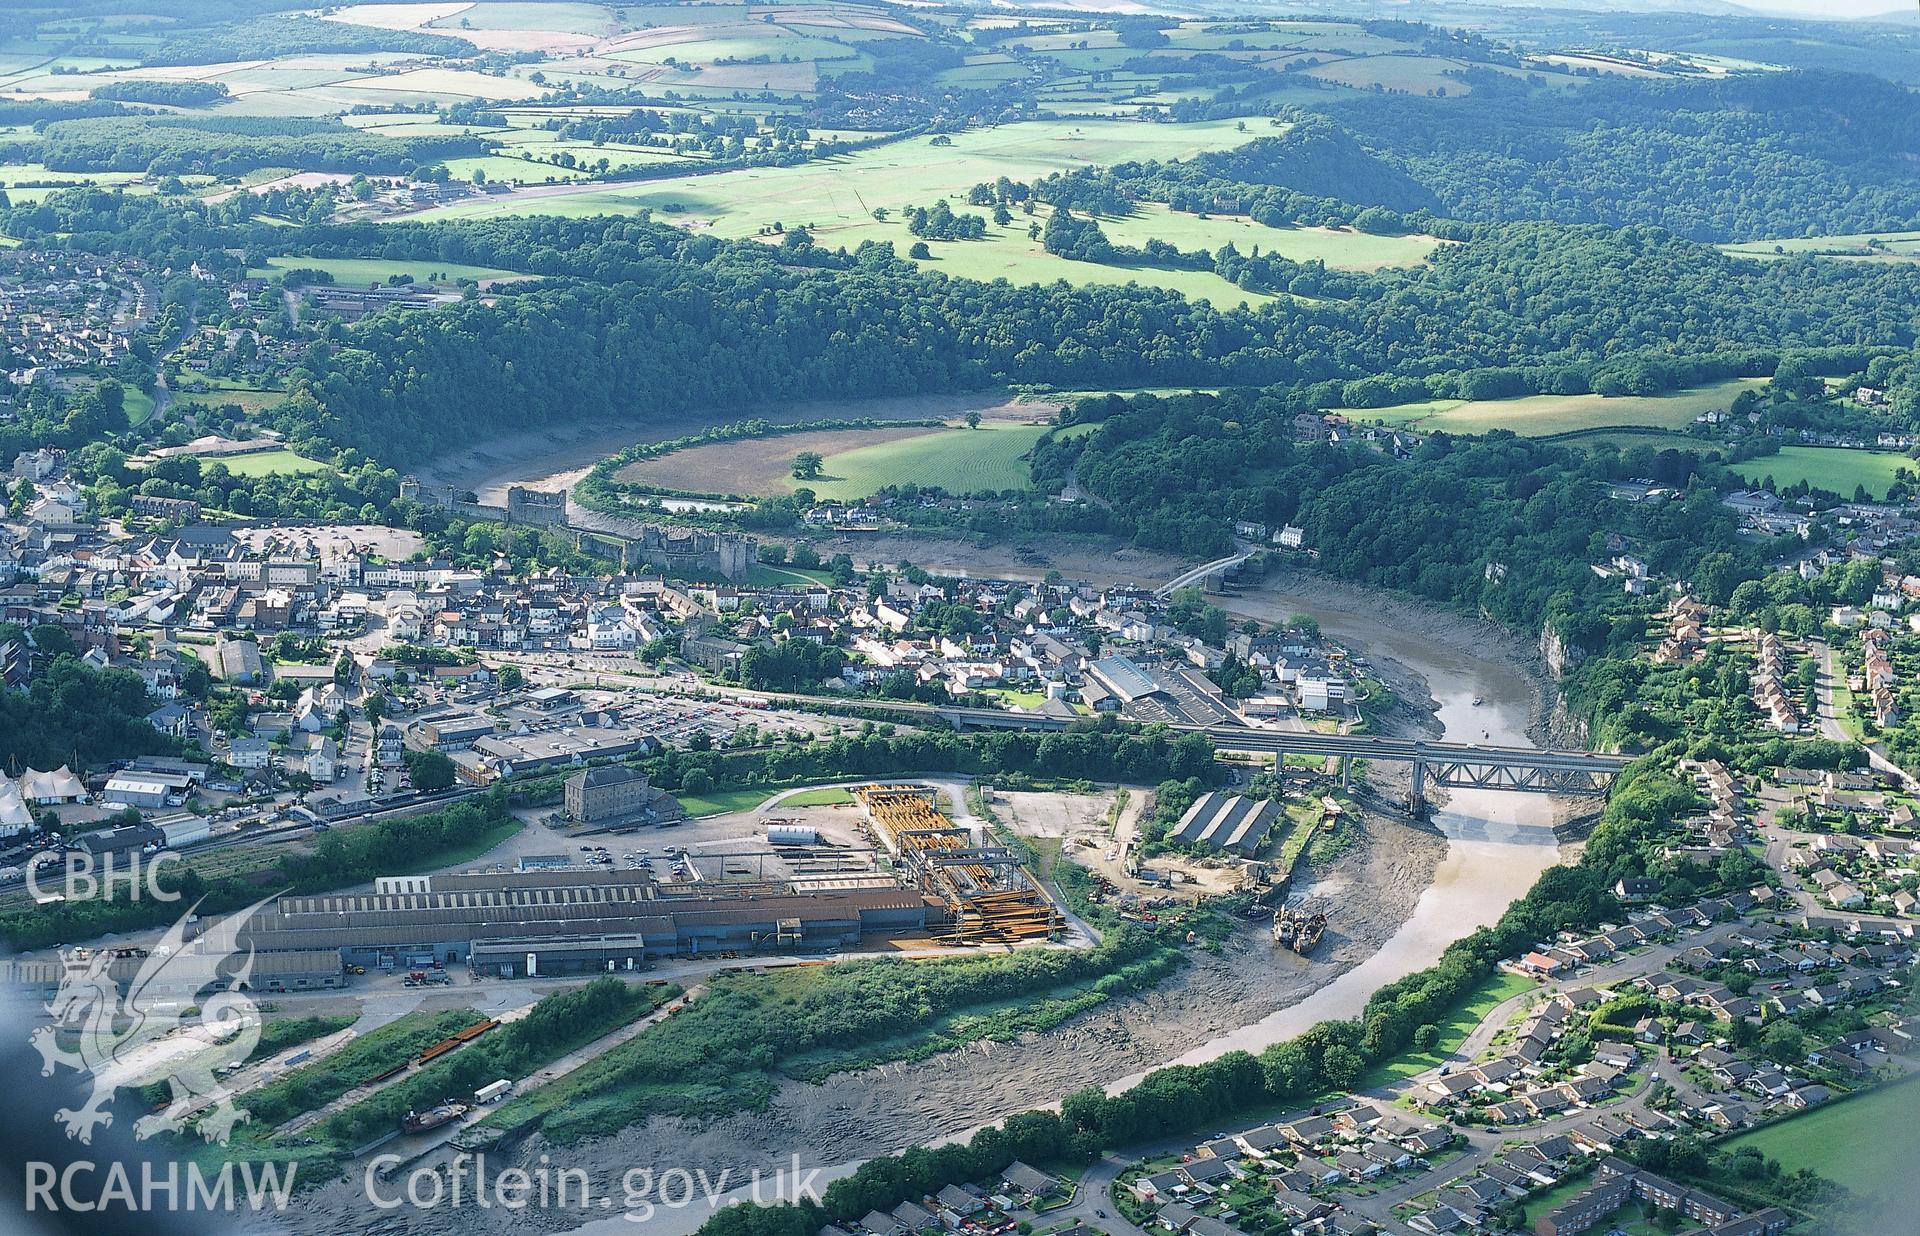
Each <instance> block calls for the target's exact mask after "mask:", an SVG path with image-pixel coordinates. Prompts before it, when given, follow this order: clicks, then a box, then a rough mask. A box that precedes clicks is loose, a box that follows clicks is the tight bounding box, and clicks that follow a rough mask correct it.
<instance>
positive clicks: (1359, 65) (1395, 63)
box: [1307, 56, 1484, 94]
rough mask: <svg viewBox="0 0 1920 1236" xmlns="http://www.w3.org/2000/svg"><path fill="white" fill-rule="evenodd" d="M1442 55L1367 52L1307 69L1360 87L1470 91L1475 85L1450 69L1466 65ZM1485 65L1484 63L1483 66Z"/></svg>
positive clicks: (1411, 91) (1412, 91)
mask: <svg viewBox="0 0 1920 1236" xmlns="http://www.w3.org/2000/svg"><path fill="white" fill-rule="evenodd" d="M1466 67H1467V66H1466V63H1465V62H1464V61H1459V60H1447V59H1444V58H1442V57H1440V56H1365V57H1359V58H1354V59H1348V60H1335V61H1333V62H1331V63H1323V64H1320V65H1318V66H1316V67H1314V68H1311V69H1308V70H1307V73H1308V75H1309V76H1312V77H1317V78H1319V79H1320V80H1322V81H1328V82H1334V83H1337V84H1339V85H1342V86H1352V87H1354V88H1356V89H1359V90H1366V89H1370V88H1371V87H1373V86H1375V85H1378V86H1380V87H1381V88H1382V89H1386V90H1398V91H1404V92H1406V93H1408V94H1442V93H1444V94H1471V93H1472V92H1473V87H1472V86H1470V85H1469V84H1467V83H1466V82H1464V81H1461V80H1460V79H1459V78H1457V77H1449V76H1447V74H1448V73H1451V72H1458V71H1459V70H1461V69H1464V68H1466ZM1483 67H1484V66H1483Z"/></svg>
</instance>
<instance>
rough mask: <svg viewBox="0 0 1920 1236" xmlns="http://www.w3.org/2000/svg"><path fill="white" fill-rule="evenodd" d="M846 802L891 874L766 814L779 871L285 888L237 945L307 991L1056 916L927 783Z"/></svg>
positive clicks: (455, 878)
mask: <svg viewBox="0 0 1920 1236" xmlns="http://www.w3.org/2000/svg"><path fill="white" fill-rule="evenodd" d="M641 784H644V782H642V783H641ZM623 788H624V783H623ZM855 798H856V801H857V802H858V803H859V804H860V806H861V808H862V819H863V825H864V827H865V829H866V830H867V831H868V833H870V834H871V836H872V837H873V838H874V840H875V841H876V842H878V843H879V849H880V852H882V853H884V854H885V855H887V856H889V857H890V858H891V859H892V860H893V863H894V868H895V869H894V870H893V871H886V870H877V869H874V868H873V866H871V865H870V864H869V865H868V866H867V867H866V868H865V869H858V868H856V867H855V866H853V865H850V859H851V857H854V856H860V855H869V854H870V853H871V852H870V851H864V850H854V851H849V850H847V849H845V848H840V849H834V848H831V847H821V846H818V845H817V844H816V843H818V841H819V838H818V836H817V834H816V833H815V832H814V831H813V830H811V829H808V828H798V827H795V826H793V825H791V824H790V823H786V822H776V823H775V824H773V825H770V826H769V827H768V829H767V840H766V847H767V851H768V852H767V854H766V855H765V856H764V857H766V859H767V860H768V861H769V862H772V863H774V865H775V866H776V868H784V869H785V870H786V872H787V875H786V877H785V878H768V877H767V875H766V874H765V873H764V871H763V872H762V873H761V874H760V876H758V877H756V878H748V879H744V880H725V879H715V878H707V877H701V876H699V875H697V874H696V875H693V876H691V878H688V879H685V880H681V879H675V880H673V881H671V882H666V881H661V880H659V879H656V878H655V876H654V875H653V874H652V872H651V871H649V870H613V869H610V868H605V867H599V866H592V865H571V864H568V865H562V866H558V867H547V866H544V865H541V866H534V865H531V864H530V863H523V865H522V867H521V869H520V870H517V871H485V872H476V871H469V872H459V873H451V874H435V875H416V876H391V877H384V878H382V879H379V880H377V881H375V884H374V887H373V889H372V890H371V891H369V892H358V893H335V894H326V895H320V896H283V897H280V898H278V899H277V900H275V901H274V902H273V903H272V904H270V905H268V906H265V907H263V908H262V909H261V910H259V911H258V912H257V913H256V914H255V915H254V916H253V917H252V918H251V919H249V920H248V921H247V922H246V924H245V925H243V926H242V927H241V928H240V929H239V933H238V935H237V938H236V941H235V942H234V943H235V944H236V945H237V947H238V948H239V949H240V950H242V951H250V952H251V953H252V955H253V956H254V957H255V958H256V959H257V961H258V963H259V964H257V966H256V969H255V971H254V975H255V978H254V981H253V985H254V986H256V987H258V988H261V989H263V990H276V991H303V990H324V989H327V988H331V987H336V986H339V985H341V983H342V982H343V981H344V977H343V976H344V975H345V974H346V973H347V972H349V971H350V970H352V969H354V968H357V967H365V968H367V969H369V970H373V971H376V972H391V971H395V970H413V969H422V968H428V967H436V968H452V967H455V966H460V965H465V966H466V967H468V969H469V970H470V972H471V973H473V974H474V975H475V976H476V977H489V978H495V977H497V978H526V977H535V976H558V975H578V974H589V973H604V972H607V971H626V970H636V969H641V968H644V967H645V966H647V965H648V964H650V963H651V962H652V961H654V960H655V959H658V958H664V957H699V956H706V955H712V954H714V953H723V952H724V953H732V952H815V951H823V950H830V949H840V948H849V947H856V946H858V945H859V944H860V943H861V942H862V941H863V940H867V939H871V938H881V939H887V938H898V937H915V936H920V937H926V936H931V937H932V938H934V939H937V940H940V941H942V942H945V943H950V944H955V943H957V944H984V943H1003V944H1004V943H1013V942H1017V941H1021V940H1030V939H1044V938H1046V937H1047V936H1049V935H1051V934H1052V933H1054V932H1055V931H1057V930H1058V929H1059V927H1060V925H1061V920H1060V916H1059V914H1058V912H1057V911H1056V910H1055V908H1054V907H1053V905H1052V903H1051V902H1049V901H1048V900H1047V898H1046V897H1045V895H1044V894H1042V893H1041V892H1040V890H1039V887H1038V885H1037V883H1036V882H1035V881H1034V880H1033V879H1032V877H1031V876H1030V875H1029V874H1028V873H1027V872H1026V871H1025V869H1024V868H1023V867H1021V866H1020V864H1019V863H1018V862H1017V861H1016V860H1015V858H1014V856H1013V855H1012V854H1011V853H1010V852H1009V851H1007V850H1006V849H1005V848H1004V847H1002V846H998V845H994V844H992V843H990V842H988V841H986V840H984V839H982V838H980V837H978V836H975V835H974V834H973V832H972V831H971V830H969V829H966V828H962V827H958V826H956V825H954V824H953V823H952V821H950V820H949V819H948V818H947V817H946V816H945V815H944V814H942V813H941V812H940V811H939V810H938V808H937V806H936V803H937V795H936V794H935V792H934V791H933V790H932V789H931V788H929V787H925V786H914V785H910V786H869V787H866V788H864V789H862V790H860V791H859V792H858V793H857V794H856V795H855ZM776 848H777V849H778V850H779V851H780V855H779V858H778V859H776V857H775V854H774V850H775V849H776ZM747 857H751V856H749V855H742V854H738V853H734V854H728V855H725V856H723V858H722V861H721V870H722V872H723V873H725V872H730V871H739V870H744V868H743V867H736V866H735V865H734V864H732V863H729V862H727V861H725V860H726V859H733V860H740V859H744V858H747ZM202 943H203V944H204V943H205V942H202Z"/></svg>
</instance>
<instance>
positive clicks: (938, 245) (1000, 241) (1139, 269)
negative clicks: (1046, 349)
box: [818, 199, 1440, 306]
mask: <svg viewBox="0 0 1920 1236" xmlns="http://www.w3.org/2000/svg"><path fill="white" fill-rule="evenodd" d="M954 209H955V210H958V211H963V212H966V211H970V212H972V213H977V214H980V215H982V216H989V215H990V214H991V210H990V209H987V208H981V207H969V206H966V205H965V204H964V200H962V199H956V201H955V203H954ZM1047 214H1048V211H1047V210H1046V209H1045V208H1042V209H1040V210H1039V211H1037V212H1036V213H1035V214H1034V215H1033V216H1031V217H1029V216H1027V215H1025V214H1022V213H1017V212H1016V213H1015V214H1014V216H1013V221H1012V222H1011V223H1010V224H1008V225H1007V226H1005V227H1000V226H997V225H995V224H993V223H992V222H989V223H988V224H987V235H986V238H985V239H984V240H954V241H940V240H934V241H928V242H927V250H928V252H929V254H930V255H931V256H930V257H928V258H924V259H917V260H918V262H919V264H920V265H921V266H923V267H925V268H927V269H928V270H937V271H942V272H944V273H946V274H950V275H954V276H957V277H960V278H965V279H978V280H980V281H982V282H992V281H993V280H995V279H1005V280H1007V281H1008V282H1010V283H1053V282H1055V281H1058V280H1065V281H1066V282H1068V283H1072V284H1079V285H1087V284H1115V285H1123V284H1128V283H1137V284H1140V285H1142V286H1144V287H1157V288H1166V289H1167V290H1169V291H1173V292H1179V293H1180V294H1181V295H1183V296H1186V297H1188V298H1189V299H1201V298H1205V299H1206V300H1209V301H1212V302H1213V303H1214V304H1216V305H1221V306H1232V305H1250V306H1251V305H1260V304H1264V303H1266V302H1267V301H1270V300H1273V299H1274V298H1275V297H1274V295H1273V294H1269V293H1263V292H1251V291H1247V290H1246V289H1243V288H1240V287H1237V286H1235V285H1234V284H1233V283H1230V282H1228V281H1227V280H1226V279H1223V278H1221V277H1220V276H1219V275H1216V274H1214V273H1213V272H1212V271H1210V270H1164V269H1160V268H1158V267H1153V266H1122V265H1104V264H1100V263H1095V262H1076V261H1070V260H1068V259H1066V258H1063V257H1058V256H1056V255H1054V254H1051V253H1048V252H1047V251H1046V249H1045V248H1044V247H1043V246H1042V245H1041V243H1040V242H1039V241H1037V240H1034V239H1032V238H1031V237H1029V236H1028V234H1027V230H1028V228H1029V226H1030V225H1032V224H1033V223H1035V222H1044V220H1045V219H1046V217H1047ZM1100 227H1101V229H1102V230H1103V231H1105V232H1106V234H1107V236H1108V238H1109V239H1111V240H1112V241H1113V242H1114V243H1115V244H1121V245H1127V246H1130V247H1132V248H1136V249H1138V248H1142V247H1144V246H1145V245H1146V243H1147V241H1149V240H1155V239H1157V240H1162V241H1165V242H1167V243H1168V244H1171V245H1175V246H1177V247H1178V248H1180V249H1182V250H1184V251H1187V252H1192V251H1194V250H1200V249H1204V250H1208V251H1212V250H1216V249H1218V248H1220V247H1221V246H1222V245H1225V244H1232V245H1234V246H1236V247H1237V248H1238V249H1239V250H1240V251H1241V252H1242V253H1249V252H1252V251H1254V250H1255V249H1256V248H1257V249H1258V251H1260V252H1262V253H1279V254H1281V255H1283V256H1285V257H1289V258H1292V259H1293V260H1294V261H1298V262H1310V261H1316V260H1317V261H1322V262H1325V263H1326V264H1327V265H1328V266H1330V267H1333V268H1336V269H1341V270H1377V269H1379V268H1381V267H1383V266H1412V265H1417V264H1418V263H1420V262H1421V261H1423V260H1424V259H1425V258H1426V257H1427V255H1428V254H1430V253H1431V252H1432V251H1433V249H1434V247H1435V246H1436V245H1437V244H1439V243H1440V242H1438V241H1436V240H1434V239H1433V238H1432V237H1430V236H1370V235H1368V234H1366V233H1365V232H1354V231H1336V230H1330V229H1327V228H1317V227H1309V228H1274V227H1266V226H1264V225H1262V224H1259V223H1255V222H1253V221H1252V220H1250V219H1244V218H1236V217H1232V216H1214V217H1210V218H1204V219H1203V218H1201V217H1200V216H1199V215H1192V214H1182V213H1180V212H1178V211H1174V210H1169V209H1168V208H1167V207H1165V206H1163V205H1160V204H1158V203H1152V202H1149V203H1143V204H1142V205H1141V206H1140V208H1139V209H1137V210H1136V211H1135V212H1134V213H1133V214H1131V215H1128V216H1126V217H1124V218H1117V219H1101V220H1100ZM818 239H819V240H820V242H821V243H822V244H830V245H833V246H836V247H844V248H848V249H852V248H855V247H857V246H858V245H859V244H860V243H861V242H862V241H867V240H876V241H887V242H889V243H891V244H892V245H893V248H894V252H896V253H898V254H901V255H903V256H904V255H906V254H907V253H908V252H909V251H911V249H912V248H913V244H914V240H915V238H914V237H913V235H912V234H911V233H909V232H908V230H907V226H906V222H905V220H904V219H903V218H902V217H900V216H898V215H896V216H894V217H893V218H891V219H889V220H887V221H886V222H884V223H882V222H878V221H875V220H871V219H869V220H866V221H864V222H859V223H851V224H847V225H844V226H839V227H833V228H824V229H822V230H821V231H820V232H819V233H818Z"/></svg>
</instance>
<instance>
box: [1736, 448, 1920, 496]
mask: <svg viewBox="0 0 1920 1236" xmlns="http://www.w3.org/2000/svg"><path fill="white" fill-rule="evenodd" d="M1902 468H1905V469H1907V470H1908V471H1920V464H1916V463H1914V461H1913V460H1911V459H1909V458H1908V457H1907V456H1905V455H1897V454H1893V453H1890V452H1886V451H1858V450H1850V449H1848V448H1846V447H1840V446H1783V447H1781V448H1780V453H1779V454H1778V455H1763V456H1761V457H1760V458H1758V459H1749V460H1747V461H1746V462H1745V463H1740V464H1735V465H1734V466H1733V469H1734V471H1736V472H1738V473H1739V474H1740V475H1741V476H1744V477H1746V478H1747V480H1749V481H1752V482H1755V483H1758V482H1760V481H1763V480H1765V479H1766V478H1767V477H1772V478H1773V480H1774V483H1775V484H1777V485H1793V484H1796V483H1798V482H1800V481H1805V482H1806V483H1807V484H1809V485H1811V486H1813V487H1814V488H1815V489H1824V490H1827V491H1828V492H1829V493H1836V494H1839V495H1840V496H1841V497H1843V498H1851V497H1853V492H1854V490H1855V489H1856V488H1865V489H1866V491H1867V492H1868V493H1869V494H1871V495H1872V496H1873V497H1875V498H1884V497H1886V496H1887V486H1889V485H1891V484H1892V483H1893V481H1894V473H1895V472H1896V471H1898V470H1900V469H1902Z"/></svg>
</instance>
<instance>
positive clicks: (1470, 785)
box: [807, 697, 1631, 815]
mask: <svg viewBox="0 0 1920 1236" xmlns="http://www.w3.org/2000/svg"><path fill="white" fill-rule="evenodd" d="M807 698H810V697H807ZM861 704H862V706H863V707H882V708H886V709H888V710H890V711H893V710H898V711H902V712H911V713H919V714H920V715H922V716H926V715H929V714H930V715H933V716H938V717H940V718H941V719H943V720H945V721H947V722H948V723H949V724H951V725H953V726H955V727H959V728H964V727H968V726H971V727H974V728H978V729H1012V730H1039V731H1043V732H1058V731H1062V730H1066V729H1068V728H1070V727H1071V726H1073V725H1074V724H1075V723H1076V721H1078V720H1083V718H1068V717H1052V716H1046V715H1043V714H1039V713H1025V712H1006V711H1003V710H1001V709H998V708H966V707H961V706H959V705H937V704H896V703H894V702H892V701H886V702H879V701H866V700H863V701H861ZM1167 728H1169V729H1171V730H1173V731H1174V732H1175V733H1186V734H1205V735H1206V736H1207V739H1208V741H1209V742H1211V743H1212V744H1213V745H1214V746H1215V747H1216V748H1219V749H1221V750H1224V751H1250V752H1258V753H1261V754H1270V755H1278V756H1288V755H1304V756H1319V757H1323V758H1325V757H1332V758H1336V759H1339V760H1340V761H1341V772H1342V776H1343V777H1344V776H1345V773H1346V769H1347V766H1348V763H1349V762H1350V761H1352V760H1356V759H1362V760H1371V761H1374V762H1376V763H1398V764H1408V765H1411V766H1412V772H1413V777H1412V788H1411V793H1410V795H1409V802H1408V807H1409V808H1410V809H1411V810H1412V811H1413V813H1414V814H1416V815H1418V814H1421V813H1423V812H1424V811H1425V809H1426V806H1427V801H1426V791H1427V787H1428V786H1429V785H1437V786H1443V787H1446V788H1448V789H1465V790H1514V791H1519V792H1521V793H1532V794H1568V795H1575V796H1584V797H1604V796H1605V795H1606V793H1607V791H1608V790H1609V789H1610V788H1611V786H1612V784H1613V779H1614V778H1615V777H1616V776H1618V775H1619V774H1620V772H1621V771H1622V770H1623V769H1625V768H1626V766H1627V765H1628V763H1630V762H1631V761H1630V759H1629V757H1627V756H1624V755H1606V754H1602V753H1599V752H1592V751H1543V750H1541V749H1540V748H1538V747H1508V746H1500V745H1498V744H1492V743H1474V742H1433V741H1428V740H1426V739H1418V738H1389V737H1384V736H1382V735H1378V734H1327V733H1322V732H1320V731H1318V730H1281V729H1256V728H1254V727H1252V726H1244V725H1181V724H1174V725H1169V726H1168V727H1167Z"/></svg>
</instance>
